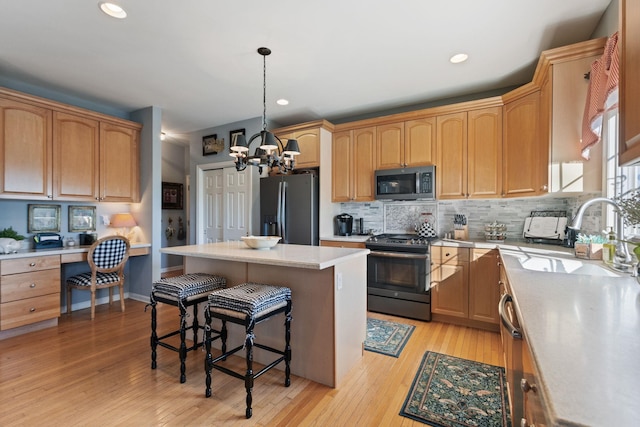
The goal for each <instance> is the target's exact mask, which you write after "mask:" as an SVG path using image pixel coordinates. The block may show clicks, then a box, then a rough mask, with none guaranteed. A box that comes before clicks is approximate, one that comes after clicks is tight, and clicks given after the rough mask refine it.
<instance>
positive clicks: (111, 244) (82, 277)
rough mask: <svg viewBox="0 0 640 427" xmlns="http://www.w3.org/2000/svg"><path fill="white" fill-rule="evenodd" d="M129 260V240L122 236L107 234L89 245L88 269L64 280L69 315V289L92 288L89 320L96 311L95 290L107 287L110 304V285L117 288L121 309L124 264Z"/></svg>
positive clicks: (121, 307) (111, 299) (89, 289)
mask: <svg viewBox="0 0 640 427" xmlns="http://www.w3.org/2000/svg"><path fill="white" fill-rule="evenodd" d="M128 259H129V240H127V239H126V238H125V237H122V236H107V237H103V238H102V239H99V240H98V241H96V242H95V243H94V244H93V245H91V247H90V248H89V253H88V254H87V262H88V263H89V267H91V272H90V273H89V272H87V273H80V274H77V275H75V276H72V277H69V278H68V279H67V314H71V290H72V289H79V290H85V291H91V320H93V319H94V317H95V313H96V290H97V289H103V288H109V305H111V303H112V302H113V288H114V287H115V286H118V287H119V288H120V309H121V310H122V311H124V266H125V264H126V263H127V260H128Z"/></svg>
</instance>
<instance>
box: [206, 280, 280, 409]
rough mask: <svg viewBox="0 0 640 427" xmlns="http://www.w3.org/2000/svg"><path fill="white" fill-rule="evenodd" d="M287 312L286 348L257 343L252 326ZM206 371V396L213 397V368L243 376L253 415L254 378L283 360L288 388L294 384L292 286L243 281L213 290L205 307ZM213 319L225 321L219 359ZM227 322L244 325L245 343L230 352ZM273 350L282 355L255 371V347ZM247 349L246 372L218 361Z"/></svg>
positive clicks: (221, 331)
mask: <svg viewBox="0 0 640 427" xmlns="http://www.w3.org/2000/svg"><path fill="white" fill-rule="evenodd" d="M279 313H284V315H285V336H284V338H285V347H284V350H282V351H281V350H276V349H275V348H272V347H269V346H266V345H263V344H258V343H257V342H254V339H255V335H254V334H253V329H254V327H255V325H257V324H258V323H260V322H262V321H265V320H267V319H269V318H271V317H273V316H275V315H276V314H279ZM204 314H205V319H206V325H205V338H204V343H205V349H206V352H207V355H206V356H205V362H204V366H205V372H206V379H205V383H206V390H205V396H206V397H211V369H212V368H213V369H217V370H218V371H220V372H224V373H225V374H228V375H231V376H232V377H235V378H239V379H244V385H245V388H246V390H247V398H246V403H247V409H246V413H245V414H246V417H247V418H251V415H252V410H251V404H252V401H253V398H252V395H251V390H252V389H253V381H254V379H256V378H258V377H259V376H260V375H262V374H264V373H265V372H267V371H268V370H270V369H271V368H273V367H275V366H276V365H278V364H279V363H280V362H282V361H284V363H285V371H284V372H285V380H284V385H285V387H289V386H290V385H291V378H290V377H291V369H290V367H289V365H290V362H291V346H290V341H291V289H289V288H285V287H278V286H270V285H262V284H258V283H243V284H241V285H238V286H234V287H231V288H226V289H220V290H217V291H213V292H211V294H210V295H209V304H208V305H207V307H206V309H205V313H204ZM213 318H216V319H220V320H222V328H221V330H220V336H221V342H222V354H221V355H220V356H218V357H216V358H213V356H212V355H211V341H212V339H215V338H214V337H212V332H217V331H213V329H212V328H211V320H212V319H213ZM227 322H231V323H236V324H239V325H244V327H245V332H246V336H245V342H244V345H241V346H238V347H236V348H234V349H231V350H229V351H227ZM254 346H255V347H258V348H261V349H263V350H267V351H270V352H272V353H276V354H279V355H281V357H279V358H278V359H276V360H274V361H273V362H271V363H270V364H268V365H266V366H265V367H264V368H262V370H260V371H259V372H256V373H254V372H253V347H254ZM243 348H245V350H246V363H247V371H246V373H244V375H243V374H240V373H238V372H235V371H232V370H231V369H228V368H225V367H224V366H221V365H220V364H218V362H220V361H221V360H226V358H227V357H228V356H230V355H232V354H234V353H236V352H238V351H240V350H242V349H243Z"/></svg>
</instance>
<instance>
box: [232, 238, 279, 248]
mask: <svg viewBox="0 0 640 427" xmlns="http://www.w3.org/2000/svg"><path fill="white" fill-rule="evenodd" d="M241 239H242V241H243V242H244V243H245V244H246V245H247V246H249V247H250V248H252V249H271V248H272V247H274V246H275V245H277V244H278V242H279V241H280V236H242V237H241Z"/></svg>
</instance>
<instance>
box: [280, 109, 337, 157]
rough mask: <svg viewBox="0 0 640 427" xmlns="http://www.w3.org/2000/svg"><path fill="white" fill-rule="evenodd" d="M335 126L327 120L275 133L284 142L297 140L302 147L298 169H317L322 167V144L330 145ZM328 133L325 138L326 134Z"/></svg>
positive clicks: (281, 129) (290, 127)
mask: <svg viewBox="0 0 640 427" xmlns="http://www.w3.org/2000/svg"><path fill="white" fill-rule="evenodd" d="M331 131H333V125H332V124H331V123H329V122H327V121H325V120H319V121H316V122H309V123H303V124H300V125H295V126H289V127H286V128H280V129H275V130H274V131H273V133H274V134H275V135H276V136H277V137H278V138H280V139H281V140H282V143H283V144H284V145H286V144H287V142H286V140H287V139H295V140H297V141H298V146H299V147H300V154H299V155H298V156H297V157H296V164H295V167H296V169H304V168H317V167H319V166H320V150H321V145H322V144H329V143H330V141H329V139H330V132H331ZM325 132H326V133H327V136H326V137H325V135H324V133H325Z"/></svg>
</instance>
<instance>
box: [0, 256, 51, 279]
mask: <svg viewBox="0 0 640 427" xmlns="http://www.w3.org/2000/svg"><path fill="white" fill-rule="evenodd" d="M52 268H57V269H59V268H60V255H45V256H34V257H28V258H14V259H3V260H2V261H0V274H2V275H3V276H6V275H7V274H16V273H28V272H30V271H38V270H49V269H52ZM58 274H59V273H58Z"/></svg>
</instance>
